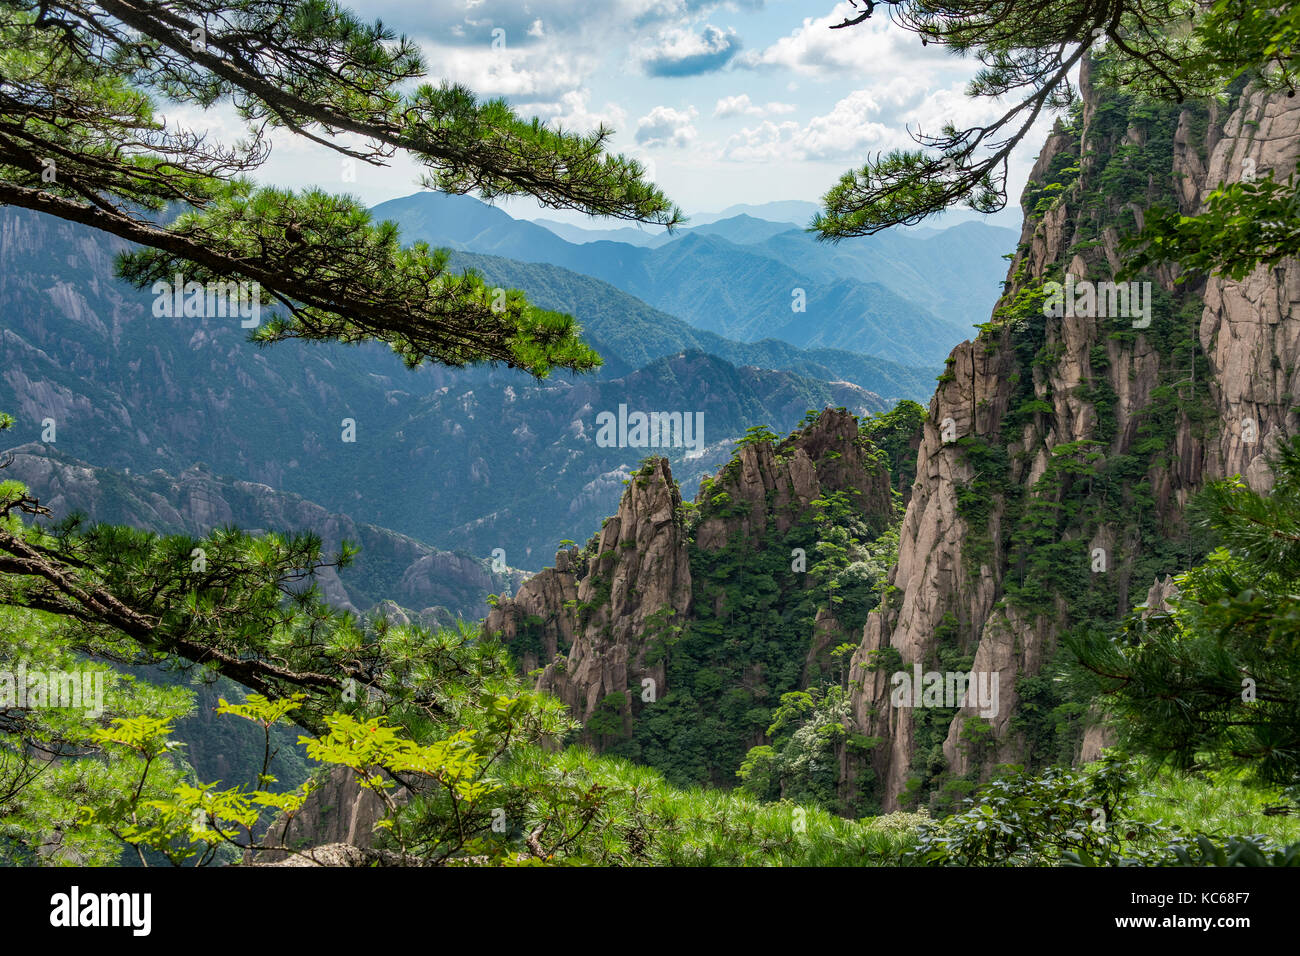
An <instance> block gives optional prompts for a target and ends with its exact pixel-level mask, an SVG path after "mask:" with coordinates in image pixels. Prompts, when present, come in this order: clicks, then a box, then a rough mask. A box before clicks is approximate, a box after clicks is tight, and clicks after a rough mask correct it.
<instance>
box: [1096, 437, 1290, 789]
mask: <svg viewBox="0 0 1300 956" xmlns="http://www.w3.org/2000/svg"><path fill="white" fill-rule="evenodd" d="M1272 467H1273V471H1274V475H1275V479H1276V480H1275V484H1274V486H1273V489H1272V492H1271V493H1270V494H1267V495H1262V494H1259V493H1257V492H1255V491H1252V490H1251V489H1250V488H1249V487H1247V486H1246V485H1245V484H1244V483H1243V482H1241V480H1240V479H1229V480H1226V481H1221V482H1218V483H1216V484H1213V485H1211V486H1210V488H1209V489H1208V490H1207V492H1206V495H1205V501H1204V507H1205V509H1206V511H1205V514H1204V517H1203V519H1202V520H1203V522H1204V523H1205V524H1207V525H1208V526H1209V528H1211V529H1212V530H1213V531H1214V532H1215V533H1216V534H1217V536H1218V538H1219V540H1220V541H1221V545H1222V546H1221V547H1220V548H1219V549H1218V550H1217V551H1215V552H1214V553H1213V554H1212V555H1211V556H1210V557H1209V559H1208V560H1207V561H1206V562H1205V563H1204V564H1202V565H1200V566H1199V567H1196V568H1194V569H1192V570H1191V571H1188V572H1186V573H1184V574H1182V575H1179V576H1178V577H1177V578H1176V579H1175V581H1176V583H1177V586H1178V589H1179V593H1178V595H1177V596H1176V597H1175V598H1174V599H1173V601H1172V610H1171V611H1170V612H1169V613H1163V612H1162V613H1150V614H1149V616H1148V617H1146V618H1143V617H1141V616H1135V617H1133V618H1132V619H1131V621H1130V633H1131V638H1130V640H1128V641H1127V642H1125V641H1124V640H1122V639H1121V640H1118V641H1113V640H1109V639H1106V638H1102V637H1099V636H1094V637H1092V638H1086V637H1085V638H1078V639H1076V640H1075V643H1074V648H1073V649H1074V651H1075V653H1076V654H1077V655H1078V656H1079V658H1080V659H1081V660H1082V661H1083V663H1084V665H1085V666H1086V667H1087V668H1088V669H1089V670H1091V671H1092V672H1093V673H1095V674H1096V675H1097V676H1098V680H1099V689H1100V690H1101V692H1102V694H1103V699H1104V700H1106V701H1107V702H1108V705H1109V707H1110V709H1111V711H1112V713H1113V714H1114V716H1115V717H1116V721H1117V726H1118V728H1119V729H1120V732H1121V734H1122V738H1123V740H1122V742H1123V745H1124V746H1125V747H1127V748H1128V749H1130V750H1132V751H1134V752H1142V753H1147V754H1150V755H1152V756H1154V757H1156V758H1158V759H1160V760H1164V761H1168V762H1170V763H1171V764H1173V765H1174V766H1175V767H1177V768H1179V769H1190V768H1193V767H1198V766H1202V765H1208V766H1216V767H1228V768H1230V769H1234V770H1243V771H1247V772H1249V773H1250V774H1252V775H1253V776H1254V777H1255V778H1256V779H1257V780H1259V781H1260V782H1261V783H1264V784H1268V785H1274V786H1279V785H1280V786H1290V787H1300V439H1293V440H1292V441H1291V442H1290V443H1289V444H1286V445H1283V446H1281V447H1280V448H1279V450H1278V452H1277V454H1276V456H1275V457H1274V458H1273V460H1272ZM1148 610H1149V611H1152V612H1154V611H1155V609H1148Z"/></svg>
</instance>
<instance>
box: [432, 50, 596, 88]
mask: <svg viewBox="0 0 1300 956" xmlns="http://www.w3.org/2000/svg"><path fill="white" fill-rule="evenodd" d="M551 47H552V45H551V44H544V45H542V46H538V47H511V46H507V47H506V48H505V49H499V50H493V49H491V48H490V47H481V48H480V47H444V48H442V49H441V50H438V51H436V52H435V53H434V54H433V55H431V56H430V57H429V59H430V61H431V62H435V63H437V64H438V73H439V75H440V76H442V77H444V78H446V79H448V80H450V81H452V82H455V83H463V84H465V85H466V86H468V87H469V88H470V89H471V90H473V91H474V92H475V93H477V94H478V95H480V96H514V97H537V98H545V99H558V98H559V97H560V96H561V95H562V94H564V93H567V92H570V91H572V90H576V89H578V88H580V87H581V86H582V85H583V84H584V83H585V82H586V80H587V79H588V78H589V77H590V76H591V75H592V74H593V73H594V72H595V71H596V69H597V67H598V66H599V61H598V59H597V58H596V57H595V56H592V55H586V54H582V53H579V52H575V53H565V52H560V51H558V50H555V49H552V48H551Z"/></svg>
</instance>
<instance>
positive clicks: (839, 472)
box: [484, 409, 892, 772]
mask: <svg viewBox="0 0 1300 956" xmlns="http://www.w3.org/2000/svg"><path fill="white" fill-rule="evenodd" d="M835 492H841V493H843V495H844V496H845V498H846V499H847V501H848V502H849V504H848V506H847V507H848V508H849V509H850V511H851V513H852V514H853V515H855V516H856V520H858V521H861V522H862V523H863V524H865V525H868V526H871V527H874V528H877V529H879V528H883V527H884V525H885V524H886V523H887V522H888V520H889V517H890V514H891V511H892V496H891V490H890V483H889V473H888V470H887V468H886V467H885V466H884V465H883V464H882V463H881V461H880V460H879V457H878V456H877V455H875V454H874V451H873V449H872V448H871V446H870V445H869V443H867V442H866V441H865V440H864V439H862V438H861V437H860V436H859V431H858V421H857V419H856V418H855V417H854V416H853V415H851V414H849V413H848V412H847V411H845V410H843V409H827V410H826V411H824V412H822V413H821V414H820V415H818V416H816V417H815V418H814V419H813V420H812V421H811V422H809V423H808V424H807V426H806V427H804V428H803V429H801V430H799V431H796V432H795V433H794V434H792V435H791V436H789V437H788V438H786V439H785V440H783V441H780V442H773V441H770V440H769V441H754V442H750V443H747V444H744V445H742V446H741V448H740V449H739V451H738V453H737V455H736V456H735V458H733V459H732V460H731V462H729V463H728V464H727V465H726V466H725V467H724V468H723V469H722V470H721V471H720V472H719V473H718V474H717V475H716V476H715V477H714V478H712V479H709V480H706V481H705V482H704V484H703V485H702V486H701V489H700V493H699V495H698V496H697V498H696V502H695V504H694V505H693V506H691V507H690V508H689V509H687V508H683V505H682V500H681V496H680V495H679V493H678V490H677V486H676V483H675V482H674V480H673V476H672V473H671V471H670V469H669V466H668V462H667V461H665V460H663V459H656V460H654V461H652V462H651V463H649V464H648V465H646V466H645V467H643V468H642V469H641V471H639V472H638V473H636V474H634V475H633V477H632V479H631V480H630V482H629V484H628V487H627V490H626V491H625V492H624V495H623V499H622V501H621V503H620V505H619V509H618V512H617V513H616V514H615V515H614V516H613V517H611V518H609V519H608V520H606V522H605V524H604V526H603V527H602V528H601V530H600V532H599V534H598V535H597V536H596V537H595V538H593V539H592V541H591V542H589V543H588V545H587V548H586V549H585V550H584V551H581V552H580V551H579V550H578V549H577V548H570V549H567V550H563V551H560V552H559V553H558V554H557V555H556V563H555V567H553V568H547V569H546V570H544V571H542V572H541V573H540V574H538V575H536V576H534V577H532V578H530V579H529V580H528V581H526V582H524V584H522V585H521V586H520V588H519V590H518V593H517V594H516V595H515V596H514V598H513V599H508V600H501V601H500V602H499V603H498V605H497V607H496V608H494V609H493V611H492V612H491V613H490V614H489V615H488V618H487V620H486V621H485V622H484V631H485V633H488V634H492V633H496V634H500V635H501V637H502V638H503V639H504V640H505V641H507V642H508V643H510V644H511V646H512V648H513V650H514V652H515V654H516V655H517V657H518V658H519V659H520V660H521V662H522V664H523V666H524V668H525V669H526V670H533V669H535V668H537V667H538V666H541V667H542V668H543V669H542V671H541V674H540V676H539V678H538V681H537V686H538V687H539V688H541V689H544V690H549V691H551V692H553V693H555V694H556V695H557V696H559V697H560V698H561V699H562V700H564V701H565V703H567V704H568V705H569V708H570V710H571V711H572V712H573V714H574V715H575V716H576V717H578V718H579V719H581V720H583V721H584V723H587V724H588V725H589V730H590V729H591V727H592V726H594V725H592V724H591V721H592V718H593V717H594V716H596V715H597V714H598V713H599V715H600V718H601V719H600V723H599V728H600V730H599V734H600V735H603V736H604V737H618V736H620V733H619V732H618V731H619V730H620V727H619V726H613V725H611V722H612V723H613V724H614V725H621V736H630V735H631V734H632V732H633V724H634V722H635V720H636V718H637V716H638V715H640V714H641V713H642V712H643V711H644V709H645V708H646V707H647V706H648V705H650V704H652V703H655V702H657V701H658V700H659V699H660V698H662V697H663V696H664V695H666V694H669V693H670V692H671V691H673V690H674V689H675V688H674V686H673V681H672V679H671V678H670V676H669V673H668V671H667V668H666V660H667V656H666V654H665V653H664V647H665V642H666V641H668V640H670V639H671V638H672V637H674V636H675V635H677V634H678V633H680V632H681V631H683V630H685V631H686V632H688V634H689V630H690V627H691V625H692V623H694V622H695V620H696V618H698V617H700V616H701V615H700V614H696V608H695V602H697V601H700V600H705V601H707V603H708V607H707V609H704V610H703V611H702V613H706V614H707V616H709V617H717V616H721V615H726V614H727V613H728V608H727V598H726V596H725V594H723V593H718V592H715V591H714V590H711V589H708V588H706V587H704V586H703V582H702V577H703V576H707V575H705V574H704V572H702V571H697V570H696V569H695V568H694V566H693V561H692V555H694V556H695V564H701V565H702V564H703V563H705V560H707V559H704V560H702V559H701V557H700V556H702V555H703V556H716V555H717V554H718V553H719V552H721V551H723V550H724V549H733V550H734V551H736V552H737V553H739V554H742V555H751V556H753V555H758V554H759V553H761V552H762V551H763V550H764V548H766V547H768V546H769V545H770V544H772V543H774V542H777V541H780V540H782V539H783V538H784V536H786V535H787V534H789V533H791V532H792V530H793V529H795V527H796V526H797V525H798V524H799V522H800V521H806V519H807V518H808V516H809V514H810V512H811V510H812V503H813V502H814V501H816V500H818V499H822V498H823V497H824V496H827V495H830V494H833V493H835ZM688 510H689V511H690V512H691V517H690V518H689V519H688V517H687V511H688ZM801 543H802V544H804V545H805V546H806V547H807V549H809V550H811V549H812V548H813V547H814V544H815V542H814V541H813V540H811V539H809V540H803V541H801ZM782 554H783V555H784V556H783V557H781V558H780V561H781V563H783V564H787V565H788V564H789V563H790V561H789V557H788V554H786V553H785V552H782ZM791 586H792V587H793V588H799V589H802V588H804V587H806V585H805V584H804V583H802V581H800V583H798V584H792V585H791ZM810 623H811V622H810ZM837 632H838V633H841V634H842V632H839V629H838V628H837V625H836V622H835V617H834V614H833V613H832V612H831V610H830V608H823V609H821V610H820V611H819V612H818V616H817V619H816V623H815V625H814V626H811V627H810V629H809V633H808V634H806V635H803V636H802V638H801V641H802V644H801V650H800V654H801V655H803V654H804V653H805V652H806V654H807V658H806V660H805V661H804V664H805V668H804V669H805V673H806V674H814V673H817V665H818V663H819V661H821V659H822V658H823V656H824V654H825V652H826V651H827V649H828V647H829V646H830V645H831V643H832V642H833V638H834V637H835V636H836V634H837ZM748 636H749V635H737V638H738V639H739V640H740V641H744V640H745V639H746V638H747V637H748ZM684 640H685V641H687V642H689V641H690V640H691V638H690V637H689V636H688V637H686V638H685V639H684ZM687 646H688V647H689V646H691V645H689V644H688V645H687ZM751 676H752V675H751ZM591 736H592V737H593V738H594V737H596V736H597V734H595V733H593V734H592V735H591ZM755 742H757V741H751V743H755ZM731 769H732V771H733V772H734V769H735V768H731Z"/></svg>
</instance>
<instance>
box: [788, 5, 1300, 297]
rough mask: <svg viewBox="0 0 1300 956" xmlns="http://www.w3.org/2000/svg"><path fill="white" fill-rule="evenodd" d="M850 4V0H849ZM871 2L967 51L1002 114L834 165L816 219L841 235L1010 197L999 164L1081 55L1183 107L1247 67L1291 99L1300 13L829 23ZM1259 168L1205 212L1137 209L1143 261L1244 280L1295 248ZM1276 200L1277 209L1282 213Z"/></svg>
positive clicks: (1186, 11)
mask: <svg viewBox="0 0 1300 956" xmlns="http://www.w3.org/2000/svg"><path fill="white" fill-rule="evenodd" d="M855 3H856V0H855ZM877 9H883V10H885V11H887V13H888V16H889V17H890V19H891V20H892V21H893V22H894V23H895V24H896V25H897V26H899V27H901V28H902V29H904V30H907V31H909V32H912V33H916V34H918V35H919V37H920V39H921V42H922V43H923V44H926V45H929V44H935V45H938V46H942V47H946V48H948V49H950V50H952V51H953V52H955V53H957V54H960V55H970V56H974V57H975V58H976V59H978V60H979V61H980V63H981V64H982V68H981V69H980V70H979V72H978V73H977V74H976V76H975V78H974V79H973V80H972V81H971V83H970V85H969V87H968V88H967V94H968V95H969V96H972V97H1003V98H1006V100H1007V101H1008V102H1009V106H1008V108H1007V110H1006V111H1005V112H1004V113H1002V115H1001V116H999V117H998V118H997V119H995V120H994V121H993V122H991V123H990V124H988V125H984V126H978V125H977V126H972V127H968V128H966V129H958V128H957V127H955V126H953V125H948V126H946V127H945V128H944V129H943V130H942V131H941V132H939V133H937V134H934V133H925V132H924V131H918V132H916V133H915V134H913V138H914V139H915V140H916V142H917V145H918V146H919V147H920V148H919V149H912V150H893V151H891V152H889V153H887V154H884V155H877V156H876V157H875V158H874V159H870V160H868V162H866V163H865V164H864V165H863V166H861V167H860V168H858V169H854V170H850V171H849V172H847V173H845V174H844V175H843V176H842V177H841V179H840V181H839V183H837V184H836V185H835V186H834V187H833V188H832V189H831V190H830V191H829V192H827V194H826V195H825V197H824V198H823V202H824V205H825V211H824V212H823V213H821V214H819V215H818V216H817V217H816V219H815V220H814V222H813V229H814V230H815V231H817V232H818V233H819V235H820V237H821V238H823V239H828V240H832V241H839V240H841V239H845V238H848V237H852V236H864V235H871V234H873V233H876V232H879V231H880V230H882V229H887V228H889V227H890V226H895V225H900V224H915V223H917V222H920V221H921V220H923V219H925V218H926V217H928V216H931V215H933V214H935V213H938V212H941V211H943V210H944V209H947V208H950V207H951V206H954V205H957V204H965V205H966V206H968V207H969V208H971V209H973V210H975V211H977V212H983V213H991V212H996V211H998V210H1000V209H1002V208H1004V207H1005V205H1006V203H1007V194H1006V178H1007V163H1008V160H1009V158H1010V156H1011V154H1012V153H1013V151H1014V150H1015V149H1016V148H1017V147H1018V146H1019V145H1020V144H1021V142H1022V141H1023V140H1024V139H1025V137H1026V135H1027V134H1028V133H1029V131H1030V129H1031V128H1032V127H1033V125H1034V123H1035V122H1037V121H1038V120H1039V119H1040V118H1041V117H1044V116H1046V115H1049V114H1050V113H1051V112H1053V111H1056V110H1060V109H1063V108H1065V107H1067V106H1068V105H1069V104H1070V103H1071V101H1072V100H1073V99H1074V97H1075V93H1074V89H1073V87H1072V84H1071V76H1072V75H1073V73H1074V71H1075V70H1076V69H1077V68H1078V67H1079V65H1080V63H1081V62H1082V61H1083V60H1084V58H1085V57H1092V58H1093V63H1094V66H1095V68H1096V71H1097V77H1098V79H1099V81H1100V82H1103V83H1106V84H1107V85H1110V86H1112V87H1115V88H1118V89H1121V90H1123V91H1125V92H1128V93H1131V94H1135V95H1138V96H1143V97H1150V98H1155V99H1159V100H1165V101H1173V102H1182V101H1183V100H1184V99H1187V98H1192V97H1221V96H1222V95H1223V93H1224V91H1225V89H1226V88H1227V87H1228V86H1229V85H1230V84H1231V83H1233V82H1234V81H1237V80H1238V79H1240V78H1241V77H1243V76H1247V77H1249V78H1250V79H1252V80H1254V81H1255V82H1256V83H1258V84H1260V85H1262V86H1263V87H1265V88H1268V89H1274V90H1286V91H1287V92H1288V94H1289V95H1294V92H1295V88H1296V81H1297V62H1296V48H1297V43H1298V42H1300V8H1297V7H1295V6H1290V7H1279V6H1275V5H1273V6H1271V5H1263V6H1255V5H1251V4H1245V3H1240V2H1237V0H1214V2H1212V3H1211V4H1209V5H1208V6H1204V5H1202V4H1199V3H1194V2H1189V0H1162V2H1157V3H1136V2H1120V3H1111V2H1102V0H1034V2H1023V0H961V2H958V3H954V4H938V5H936V4H934V3H928V2H925V0H879V2H874V0H865V4H864V6H863V9H862V11H861V12H860V13H859V14H857V15H856V16H853V17H849V18H847V19H846V20H845V21H844V22H842V23H839V24H835V25H833V27H832V29H846V28H852V27H854V26H857V25H858V24H861V23H863V22H865V21H866V20H867V19H869V18H870V17H871V16H872V14H873V13H875V12H876V10H877ZM1298 185H1300V183H1297V181H1296V180H1295V179H1294V178H1293V179H1292V180H1290V181H1288V182H1285V183H1283V182H1276V183H1275V182H1273V181H1272V179H1271V178H1269V177H1266V176H1264V175H1263V174H1262V173H1261V176H1260V178H1259V180H1258V181H1257V182H1248V183H1240V184H1239V183H1232V184H1227V185H1226V187H1225V188H1224V189H1222V190H1221V191H1220V192H1218V193H1216V194H1215V195H1214V196H1213V197H1211V200H1210V203H1209V208H1208V210H1207V211H1206V213H1205V214H1204V215H1200V216H1193V217H1180V216H1178V215H1176V214H1171V213H1166V214H1164V215H1159V216H1156V217H1154V218H1148V220H1147V222H1146V223H1145V224H1144V229H1143V230H1142V231H1141V233H1140V234H1139V236H1138V237H1137V240H1136V245H1137V246H1138V247H1139V248H1142V249H1145V250H1146V252H1145V253H1144V257H1143V259H1142V263H1143V264H1145V262H1147V261H1150V260H1159V259H1164V260H1175V261H1181V262H1184V263H1185V264H1186V265H1188V266H1189V267H1191V268H1195V269H1202V270H1206V271H1209V270H1219V269H1223V270H1226V271H1228V272H1229V273H1230V274H1232V275H1234V276H1240V275H1244V273H1245V272H1249V271H1250V270H1251V269H1253V268H1254V267H1255V265H1257V264H1258V263H1259V262H1266V263H1272V262H1276V261H1278V260H1280V259H1281V258H1285V257H1287V256H1291V255H1295V254H1296V253H1297V252H1300V230H1298V229H1297V227H1296V222H1297V219H1298V218H1300V217H1297V211H1300V203H1297V201H1296V193H1297V186H1298ZM1279 207H1282V208H1281V210H1280V211H1279Z"/></svg>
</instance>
